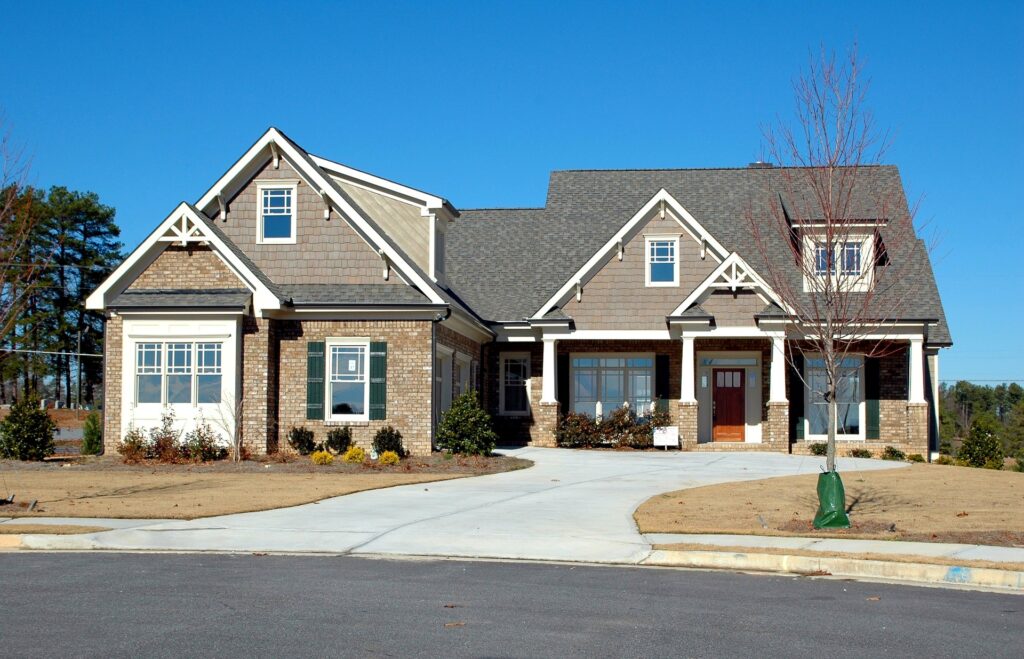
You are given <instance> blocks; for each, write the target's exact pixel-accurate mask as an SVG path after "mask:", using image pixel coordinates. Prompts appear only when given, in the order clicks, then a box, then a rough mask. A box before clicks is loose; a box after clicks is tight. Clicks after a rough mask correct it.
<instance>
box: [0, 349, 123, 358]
mask: <svg viewBox="0 0 1024 659" xmlns="http://www.w3.org/2000/svg"><path fill="white" fill-rule="evenodd" d="M0 352H25V353H30V354H33V355H62V356H68V357H102V356H103V355H98V354H96V353H93V352H54V351H52V350H11V349H2V348H0Z"/></svg>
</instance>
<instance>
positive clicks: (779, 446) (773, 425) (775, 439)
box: [761, 403, 789, 453]
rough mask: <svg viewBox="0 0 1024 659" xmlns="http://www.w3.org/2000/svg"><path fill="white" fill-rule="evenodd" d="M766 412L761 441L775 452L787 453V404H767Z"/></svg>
mask: <svg viewBox="0 0 1024 659" xmlns="http://www.w3.org/2000/svg"><path fill="white" fill-rule="evenodd" d="M767 410H768V411H767V419H766V420H765V423H764V431H763V433H762V435H761V441H762V442H763V443H767V444H770V445H771V447H772V449H774V450H776V451H781V452H783V453H788V452H789V403H768V406H767Z"/></svg>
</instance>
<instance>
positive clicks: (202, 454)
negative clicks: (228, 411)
mask: <svg viewBox="0 0 1024 659" xmlns="http://www.w3.org/2000/svg"><path fill="white" fill-rule="evenodd" d="M181 453H182V456H183V457H184V458H186V459H188V460H192V461H193V462H208V461H210V460H219V459H221V458H224V457H226V456H227V451H226V450H225V449H224V447H222V446H221V445H220V437H219V436H218V435H217V433H215V432H214V431H213V429H212V428H210V426H209V424H207V423H206V422H205V421H203V419H202V418H200V419H198V420H197V421H196V424H195V427H194V428H193V429H192V430H190V431H188V432H187V433H185V441H184V443H183V444H182V445H181Z"/></svg>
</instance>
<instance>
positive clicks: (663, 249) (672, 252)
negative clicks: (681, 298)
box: [645, 236, 679, 286]
mask: <svg viewBox="0 0 1024 659" xmlns="http://www.w3.org/2000/svg"><path fill="white" fill-rule="evenodd" d="M645 242H646V249H645V252H646V254H647V266H646V280H647V281H646V284H647V285H648V286H678V285H679V260H678V259H679V237H678V236H648V237H646V239H645Z"/></svg>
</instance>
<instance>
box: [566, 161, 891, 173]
mask: <svg viewBox="0 0 1024 659" xmlns="http://www.w3.org/2000/svg"><path fill="white" fill-rule="evenodd" d="M842 167H871V168H874V167H896V165H890V164H887V163H874V164H865V165H843V166H842ZM781 169H815V168H814V167H810V166H805V165H785V166H784V165H772V166H771V167H751V166H750V165H740V166H733V167H624V168H615V167H611V168H601V167H593V168H586V167H584V168H579V169H552V170H551V173H552V174H560V173H572V172H714V171H774V170H781Z"/></svg>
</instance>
